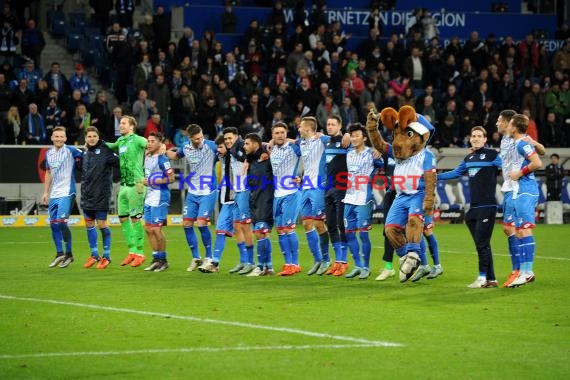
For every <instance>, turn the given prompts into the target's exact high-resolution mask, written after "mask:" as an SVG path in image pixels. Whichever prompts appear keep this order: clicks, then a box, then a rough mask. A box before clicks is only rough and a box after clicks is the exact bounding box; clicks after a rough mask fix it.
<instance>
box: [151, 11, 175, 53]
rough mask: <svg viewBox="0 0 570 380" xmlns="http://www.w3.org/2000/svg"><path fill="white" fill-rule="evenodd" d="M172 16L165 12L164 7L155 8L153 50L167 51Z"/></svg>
mask: <svg viewBox="0 0 570 380" xmlns="http://www.w3.org/2000/svg"><path fill="white" fill-rule="evenodd" d="M171 18H172V15H171V13H170V12H167V11H166V9H165V8H164V5H161V4H159V5H157V6H156V13H155V14H154V20H153V21H154V22H153V24H152V25H153V27H154V37H155V48H156V49H157V50H163V51H167V50H168V43H169V42H170V34H171V31H172V26H171V25H172V21H171Z"/></svg>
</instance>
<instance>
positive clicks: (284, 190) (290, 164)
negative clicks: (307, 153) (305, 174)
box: [270, 142, 301, 198]
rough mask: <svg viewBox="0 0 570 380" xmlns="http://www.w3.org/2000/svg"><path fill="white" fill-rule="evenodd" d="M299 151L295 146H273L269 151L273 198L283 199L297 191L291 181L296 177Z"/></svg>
mask: <svg viewBox="0 0 570 380" xmlns="http://www.w3.org/2000/svg"><path fill="white" fill-rule="evenodd" d="M300 155H301V150H300V149H299V146H298V145H297V144H290V143H289V142H286V143H285V144H283V145H281V146H279V145H274V146H273V149H271V155H270V160H271V168H272V169H273V179H274V181H275V198H279V197H284V196H286V195H289V194H293V193H295V192H296V191H297V184H296V183H295V182H294V181H293V179H294V178H295V176H296V175H297V169H298V166H299V156H300Z"/></svg>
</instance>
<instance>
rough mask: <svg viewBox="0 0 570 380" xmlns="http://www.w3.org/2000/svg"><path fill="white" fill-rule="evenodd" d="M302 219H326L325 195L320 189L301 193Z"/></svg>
mask: <svg viewBox="0 0 570 380" xmlns="http://www.w3.org/2000/svg"><path fill="white" fill-rule="evenodd" d="M299 208H300V209H301V217H302V218H303V219H317V220H323V219H324V218H325V194H324V192H323V191H322V190H320V189H307V190H303V191H301V201H300V205H299Z"/></svg>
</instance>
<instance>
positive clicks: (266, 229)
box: [253, 222, 271, 234]
mask: <svg viewBox="0 0 570 380" xmlns="http://www.w3.org/2000/svg"><path fill="white" fill-rule="evenodd" d="M253 232H254V233H256V232H257V233H261V234H268V233H270V232H271V225H270V224H269V223H267V222H257V223H255V224H254V225H253Z"/></svg>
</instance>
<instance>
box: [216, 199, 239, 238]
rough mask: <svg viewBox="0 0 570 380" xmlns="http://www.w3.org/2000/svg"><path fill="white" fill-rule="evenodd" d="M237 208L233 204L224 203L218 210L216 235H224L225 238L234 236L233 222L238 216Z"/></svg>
mask: <svg viewBox="0 0 570 380" xmlns="http://www.w3.org/2000/svg"><path fill="white" fill-rule="evenodd" d="M237 209H238V208H237V206H236V204H235V203H226V204H223V205H222V208H220V213H219V214H218V221H217V223H216V233H217V234H226V236H233V234H234V221H235V219H236V217H237V215H238V212H237Z"/></svg>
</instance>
